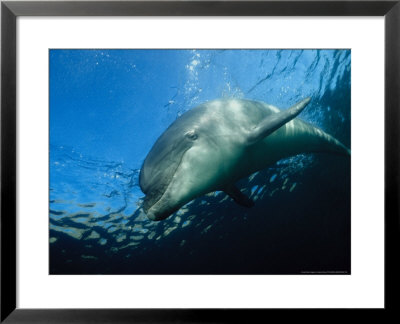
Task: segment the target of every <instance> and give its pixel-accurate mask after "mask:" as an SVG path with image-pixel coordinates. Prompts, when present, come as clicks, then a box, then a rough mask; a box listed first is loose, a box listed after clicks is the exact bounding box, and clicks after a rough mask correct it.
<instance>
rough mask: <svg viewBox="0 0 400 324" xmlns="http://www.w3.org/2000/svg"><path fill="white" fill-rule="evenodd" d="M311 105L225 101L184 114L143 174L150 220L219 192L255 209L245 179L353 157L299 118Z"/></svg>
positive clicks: (162, 139) (157, 147)
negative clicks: (282, 167) (304, 159)
mask: <svg viewBox="0 0 400 324" xmlns="http://www.w3.org/2000/svg"><path fill="white" fill-rule="evenodd" d="M310 100H311V98H305V99H303V100H301V101H300V102H298V103H296V104H295V105H294V106H292V107H290V108H288V109H285V110H279V109H278V108H276V107H275V106H272V105H269V104H266V103H263V102H258V101H252V100H245V99H219V100H213V101H209V102H206V103H204V104H201V105H199V106H197V107H195V108H193V109H191V110H189V111H187V112H185V113H184V114H182V116H180V117H179V118H177V119H176V120H175V121H174V122H173V123H172V124H171V125H170V126H169V127H168V129H167V130H166V131H165V132H164V133H163V134H162V135H161V136H160V137H159V138H158V139H157V141H156V142H155V144H154V145H153V147H152V148H151V150H150V152H149V153H148V155H147V157H146V158H145V160H144V162H143V165H142V168H141V170H140V176H139V184H140V188H141V190H142V191H143V193H145V195H146V196H145V198H144V201H143V205H142V207H143V210H144V212H145V213H146V215H147V217H148V218H149V219H150V220H153V221H159V220H163V219H165V218H167V217H168V216H170V215H171V214H172V213H174V212H175V211H177V210H179V209H180V208H181V207H182V206H183V205H185V204H187V203H188V202H190V201H191V200H193V199H195V198H196V197H199V196H202V195H205V194H207V193H209V192H213V191H217V190H219V191H224V192H225V193H226V194H228V195H229V196H230V197H231V198H232V199H233V200H234V201H235V202H236V203H238V204H240V205H243V206H246V207H251V206H252V205H253V201H252V200H250V198H248V197H247V196H245V195H244V194H243V193H242V192H241V191H240V190H239V189H238V188H237V187H236V186H235V182H236V181H238V180H239V179H241V178H244V177H246V176H249V175H251V174H252V173H254V172H256V171H259V170H261V169H265V168H266V167H267V166H269V165H272V164H274V163H275V162H277V161H278V160H280V159H283V158H287V157H290V156H293V155H296V154H300V153H312V152H330V153H336V154H341V155H350V150H349V149H348V148H347V147H345V146H344V145H343V144H342V143H340V142H339V141H338V140H337V139H335V138H334V137H332V136H331V135H329V134H327V133H325V132H324V131H322V130H321V129H320V128H317V127H314V126H312V125H311V124H309V123H306V122H304V121H302V120H300V119H299V118H296V117H297V115H298V114H300V113H301V112H302V111H303V109H304V108H305V107H306V106H307V104H308V103H309V102H310Z"/></svg>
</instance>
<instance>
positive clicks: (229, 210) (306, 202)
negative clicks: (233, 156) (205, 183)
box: [49, 50, 351, 274]
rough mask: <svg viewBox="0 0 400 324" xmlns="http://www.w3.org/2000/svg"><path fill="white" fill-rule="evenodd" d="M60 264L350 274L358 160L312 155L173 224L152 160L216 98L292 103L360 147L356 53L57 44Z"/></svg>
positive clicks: (64, 269) (53, 114)
mask: <svg viewBox="0 0 400 324" xmlns="http://www.w3.org/2000/svg"><path fill="white" fill-rule="evenodd" d="M49 59H50V162H49V163H50V167H49V172H50V188H49V201H50V204H49V209H50V212H49V216H50V230H49V244H50V273H51V274H70V273H71V274H147V273H149V274H153V273H158V274H186V273H188V274H197V273H204V274H256V273H257V274H298V273H307V272H310V271H311V272H318V273H319V272H321V273H350V158H348V157H342V156H336V155H329V154H303V155H298V156H295V157H292V158H289V159H285V160H281V161H279V162H278V163H276V164H275V165H272V166H271V167H270V168H267V169H265V170H263V171H261V172H259V173H257V174H254V175H252V176H250V177H249V178H248V179H243V180H241V181H240V182H239V183H238V186H239V187H240V188H245V192H246V194H247V195H249V196H250V197H251V198H252V199H253V200H254V201H255V206H254V207H253V208H250V209H248V208H245V207H242V206H239V205H237V204H235V203H234V202H233V201H232V200H231V199H230V198H229V197H227V196H226V195H225V194H224V193H222V192H216V193H212V194H209V195H207V196H204V197H201V198H198V199H196V200H194V201H193V202H191V203H189V204H188V205H187V206H185V207H184V208H182V209H181V210H179V211H178V212H177V213H175V214H174V215H172V216H171V217H169V218H168V219H166V220H164V221H161V222H152V221H149V220H148V219H147V218H146V216H145V215H144V214H143V213H142V212H141V211H140V210H139V209H138V208H139V207H140V205H141V202H142V199H143V197H144V194H143V193H142V192H141V190H140V188H139V183H138V176H139V171H140V167H141V165H142V163H143V160H144V159H145V157H146V155H147V153H148V152H149V150H150V148H151V147H152V145H153V144H154V142H155V141H156V140H157V138H158V136H160V135H161V134H162V132H163V131H165V129H166V128H167V127H168V126H169V125H170V124H171V123H172V122H173V121H174V120H175V119H176V118H177V117H179V116H180V115H182V114H183V113H184V112H185V111H187V110H189V109H191V108H193V107H195V106H196V105H198V104H201V103H203V102H205V101H208V100H212V99H216V98H232V97H233V98H246V99H252V100H259V101H264V102H267V103H269V104H273V105H275V106H277V107H280V108H282V109H286V108H287V107H290V106H291V105H293V104H294V103H296V102H298V101H299V100H301V99H302V98H304V97H306V96H310V97H312V101H311V103H310V104H309V105H308V106H307V108H306V109H305V110H304V111H303V112H302V113H301V115H300V118H301V119H303V120H305V121H307V122H309V123H311V124H313V125H315V126H318V127H320V128H322V129H323V130H324V131H326V132H327V133H329V134H331V135H333V136H334V137H336V138H337V139H338V140H340V141H341V142H342V143H343V144H344V145H346V146H347V147H350V146H351V145H350V120H351V119H350V108H351V107H350V98H351V79H350V77H351V52H350V51H349V50H51V51H50V56H49Z"/></svg>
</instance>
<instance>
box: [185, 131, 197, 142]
mask: <svg viewBox="0 0 400 324" xmlns="http://www.w3.org/2000/svg"><path fill="white" fill-rule="evenodd" d="M185 136H186V137H187V138H189V139H191V140H192V141H195V140H196V139H197V137H198V136H197V134H196V132H195V131H194V130H191V131H188V132H187V133H186V134H185Z"/></svg>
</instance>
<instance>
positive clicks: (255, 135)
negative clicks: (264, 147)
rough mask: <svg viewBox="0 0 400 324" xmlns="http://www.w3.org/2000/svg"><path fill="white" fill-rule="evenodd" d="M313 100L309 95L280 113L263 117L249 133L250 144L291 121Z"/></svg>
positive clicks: (248, 140)
mask: <svg viewBox="0 0 400 324" xmlns="http://www.w3.org/2000/svg"><path fill="white" fill-rule="evenodd" d="M310 101H311V98H310V97H308V98H306V99H303V100H302V101H300V102H298V103H297V104H295V105H294V106H292V107H290V108H289V109H286V110H283V111H280V112H278V113H275V114H272V115H269V116H268V117H266V118H265V119H263V120H262V121H261V122H260V123H259V124H258V125H257V127H255V128H254V130H253V131H251V132H250V133H249V136H248V138H247V142H248V144H249V145H251V144H254V143H256V142H258V141H261V140H262V139H263V138H265V137H266V136H268V135H270V134H271V133H273V132H274V131H276V130H277V129H278V128H280V127H282V126H283V125H285V124H286V123H287V122H289V121H291V120H292V119H293V118H295V117H296V116H297V115H298V114H300V113H301V112H302V111H303V109H304V108H305V107H306V106H307V104H308V103H309V102H310Z"/></svg>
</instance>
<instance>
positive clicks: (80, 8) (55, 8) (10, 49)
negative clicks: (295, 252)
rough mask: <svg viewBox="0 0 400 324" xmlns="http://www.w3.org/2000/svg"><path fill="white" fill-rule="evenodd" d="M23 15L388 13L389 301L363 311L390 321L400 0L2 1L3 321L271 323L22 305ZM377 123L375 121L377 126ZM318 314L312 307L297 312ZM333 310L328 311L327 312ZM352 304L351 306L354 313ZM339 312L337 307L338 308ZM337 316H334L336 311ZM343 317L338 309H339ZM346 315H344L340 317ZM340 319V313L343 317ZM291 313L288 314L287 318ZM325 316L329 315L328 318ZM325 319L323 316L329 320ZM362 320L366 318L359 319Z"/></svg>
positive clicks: (245, 317) (202, 312) (257, 314)
mask: <svg viewBox="0 0 400 324" xmlns="http://www.w3.org/2000/svg"><path fill="white" fill-rule="evenodd" d="M18 16H384V18H385V307H384V309H375V310H374V311H373V312H371V310H366V311H365V310H364V311H363V312H362V314H360V312H359V311H358V310H351V311H354V312H357V313H358V315H362V316H365V317H367V316H368V318H369V319H372V320H374V317H375V319H376V320H379V321H381V320H383V318H382V316H385V317H386V316H388V315H389V314H390V315H393V314H391V313H394V312H396V311H397V308H398V307H399V304H398V303H397V300H396V295H398V288H399V280H398V276H399V266H398V265H397V264H398V262H397V261H398V260H399V255H400V254H399V252H400V251H399V246H400V240H399V232H400V231H399V229H400V222H399V203H398V198H399V168H398V166H399V155H400V154H399V152H400V150H399V149H400V147H399V121H400V119H399V117H400V116H399V103H400V65H399V61H400V1H399V0H394V1H332V0H331V1H321V0H315V1H293V0H291V1H276V0H275V1H271V0H269V1H268V0H266V1H115V2H113V1H86V2H85V1H82V2H80V1H26V2H25V1H2V2H1V322H3V321H4V322H5V323H31V322H35V323H89V322H90V323H97V322H100V323H132V322H133V323H142V322H146V323H155V322H157V323H158V322H174V323H175V322H176V323H198V322H212V323H217V322H218V323H219V322H241V323H251V322H259V321H260V319H261V321H264V320H265V321H267V320H268V318H267V316H269V315H270V314H269V313H268V314H266V312H273V313H275V315H276V313H277V312H279V316H282V315H281V314H282V312H281V311H278V310H267V309H262V310H261V309H257V310H256V309H250V310H249V309H247V310H245V309H232V310H228V309H18V308H16V300H17V292H16V290H17V286H16V271H17V268H16V239H17V237H16V191H17V183H16V163H17V157H16V143H17V141H16V135H17V129H16V115H17V111H16V44H17V42H16V41H17V31H16V19H17V17H18ZM371 129H372V126H371ZM292 311H294V312H296V316H300V317H303V316H304V317H305V316H307V319H308V320H309V319H310V317H309V316H310V314H309V312H310V311H314V312H316V313H318V314H321V310H292ZM325 311H326V312H327V311H328V310H325ZM351 311H350V310H347V312H351ZM330 313H332V311H330ZM330 316H331V315H330ZM334 316H335V315H334ZM340 316H342V315H340ZM338 318H339V317H338ZM282 319H283V318H280V319H279V320H280V321H281V320H282ZM320 319H321V318H320ZM321 320H322V319H321ZM358 320H360V318H358Z"/></svg>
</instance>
